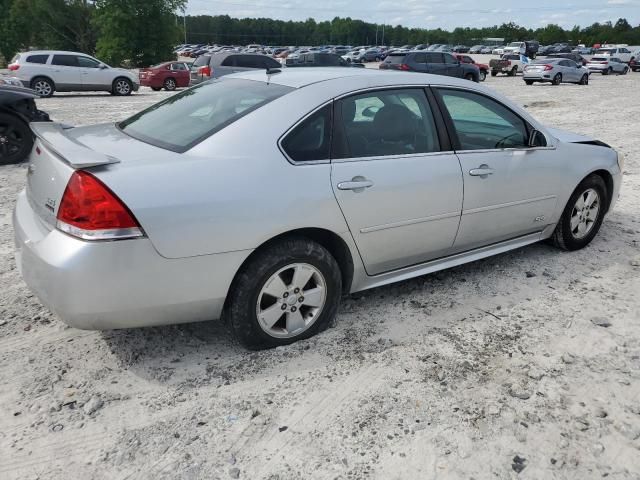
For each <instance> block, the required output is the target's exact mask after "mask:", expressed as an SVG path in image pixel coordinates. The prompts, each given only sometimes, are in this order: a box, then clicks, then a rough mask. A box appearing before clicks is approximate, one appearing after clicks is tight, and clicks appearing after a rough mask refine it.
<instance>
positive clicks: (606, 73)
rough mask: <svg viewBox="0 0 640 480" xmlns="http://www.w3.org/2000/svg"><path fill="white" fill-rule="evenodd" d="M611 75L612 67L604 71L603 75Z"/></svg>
mask: <svg viewBox="0 0 640 480" xmlns="http://www.w3.org/2000/svg"><path fill="white" fill-rule="evenodd" d="M611 73H613V68H611V67H609V68H607V69H605V70H603V71H602V75H610V74H611Z"/></svg>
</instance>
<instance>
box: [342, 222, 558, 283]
mask: <svg viewBox="0 0 640 480" xmlns="http://www.w3.org/2000/svg"><path fill="white" fill-rule="evenodd" d="M550 227H551V226H550ZM553 227H554V228H555V226H553ZM548 230H549V228H546V229H545V230H544V231H543V232H537V233H532V234H529V235H524V236H522V237H518V238H514V239H511V240H507V241H505V242H500V243H496V244H493V245H488V246H486V247H482V248H477V249H475V250H470V251H468V252H463V253H458V254H456V255H451V256H449V257H444V258H439V259H437V260H432V261H430V262H427V263H421V264H420V265H414V266H411V267H405V268H402V269H400V270H394V271H393V272H387V273H383V274H381V275H376V276H373V277H367V278H364V279H362V278H361V279H360V281H359V282H358V283H357V284H356V282H355V281H354V285H353V287H352V289H351V292H352V293H353V292H358V291H361V290H368V289H370V288H376V287H381V286H383V285H388V284H390V283H395V282H400V281H402V280H408V279H410V278H415V277H420V276H422V275H427V274H429V273H433V272H437V271H439V270H445V269H447V268H451V267H456V266H458V265H462V264H465V263H469V262H475V261H476V260H481V259H483V258H487V257H491V256H493V255H498V254H500V253H504V252H508V251H510V250H515V249H517V248H521V247H524V246H526V245H531V244H532V243H536V242H539V241H540V240H544V239H545V238H547V237H548V236H549V234H548ZM551 232H553V228H552V229H551Z"/></svg>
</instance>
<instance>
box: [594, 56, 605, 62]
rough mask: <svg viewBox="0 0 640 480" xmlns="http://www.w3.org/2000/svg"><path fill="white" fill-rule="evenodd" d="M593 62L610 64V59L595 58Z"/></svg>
mask: <svg viewBox="0 0 640 480" xmlns="http://www.w3.org/2000/svg"><path fill="white" fill-rule="evenodd" d="M591 61H592V62H608V61H609V58H605V57H593V58H592V59H591Z"/></svg>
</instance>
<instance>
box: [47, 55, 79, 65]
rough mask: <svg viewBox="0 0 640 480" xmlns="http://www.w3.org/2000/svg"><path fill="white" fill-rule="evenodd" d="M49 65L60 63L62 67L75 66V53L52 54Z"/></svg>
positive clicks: (76, 63) (76, 60)
mask: <svg viewBox="0 0 640 480" xmlns="http://www.w3.org/2000/svg"><path fill="white" fill-rule="evenodd" d="M51 65H60V66H62V67H77V66H78V57H77V56H75V55H54V56H53V60H51Z"/></svg>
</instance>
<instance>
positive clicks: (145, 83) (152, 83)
mask: <svg viewBox="0 0 640 480" xmlns="http://www.w3.org/2000/svg"><path fill="white" fill-rule="evenodd" d="M140 86H141V87H152V88H161V87H162V80H161V79H160V78H155V77H152V78H148V77H147V78H141V79H140Z"/></svg>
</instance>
